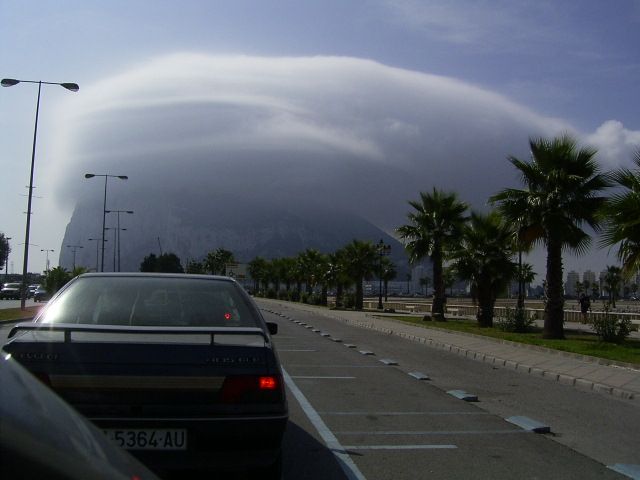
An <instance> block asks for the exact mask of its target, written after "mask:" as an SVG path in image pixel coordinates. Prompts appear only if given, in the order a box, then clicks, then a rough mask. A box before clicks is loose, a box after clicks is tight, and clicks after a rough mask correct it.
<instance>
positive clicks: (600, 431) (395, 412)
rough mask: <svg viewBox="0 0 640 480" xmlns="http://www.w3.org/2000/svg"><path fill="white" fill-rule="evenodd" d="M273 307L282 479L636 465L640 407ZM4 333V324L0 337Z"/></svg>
mask: <svg viewBox="0 0 640 480" xmlns="http://www.w3.org/2000/svg"><path fill="white" fill-rule="evenodd" d="M265 308H269V309H273V310H274V311H275V310H276V309H275V308H273V307H265ZM277 310H278V313H280V314H282V315H285V316H286V317H288V318H284V317H282V316H280V315H277V314H275V313H271V312H267V311H265V312H264V314H265V317H266V318H267V320H269V321H275V322H277V323H278V324H279V328H280V330H279V333H278V334H277V335H276V336H275V337H274V338H275V342H276V344H277V348H278V352H279V355H280V359H281V361H282V365H283V368H284V370H285V372H286V375H285V376H286V380H287V386H288V388H287V395H288V399H289V406H290V422H289V425H288V427H287V431H286V434H285V439H284V477H283V478H284V479H286V480H294V479H295V480H302V479H309V480H327V479H337V480H338V479H348V480H364V479H368V480H373V479H375V480H385V479H394V480H403V479H425V478H442V479H457V478H465V477H468V478H492V479H501V478H504V479H507V478H508V479H513V478H530V479H536V478H541V479H542V478H544V479H554V478H558V479H572V478H575V479H590V478H599V479H600V478H603V479H606V478H626V477H624V476H622V475H620V474H618V473H616V472H614V471H613V470H611V469H609V468H607V466H610V465H614V464H620V463H622V464H640V453H639V452H640V438H639V437H638V434H637V432H638V426H640V408H639V405H638V403H637V401H634V400H623V399H619V398H616V397H612V396H608V395H601V394H598V393H593V392H586V391H581V390H577V389H574V388H572V387H568V386H565V385H561V384H558V383H557V382H550V381H548V380H545V379H543V378H538V377H535V376H531V375H525V374H522V373H519V372H517V371H514V370H510V369H502V368H496V367H493V366H489V365H488V364H485V363H482V362H476V361H473V360H468V359H466V358H464V357H460V356H458V355H454V354H450V353H447V352H444V351H441V350H436V349H430V348H428V347H425V346H424V345H421V344H417V343H414V342H410V341H408V340H405V339H402V338H399V337H397V336H389V335H384V334H381V333H379V332H375V331H371V330H364V329H359V328H356V327H352V326H349V325H346V324H344V323H343V322H340V321H337V320H334V319H331V318H327V317H324V316H320V315H317V314H311V313H307V312H303V311H300V310H296V309H295V306H286V307H283V308H278V309H277ZM291 319H294V320H296V321H298V322H304V323H306V324H307V325H299V324H297V323H294V322H293V321H291ZM309 326H312V327H313V328H306V327H309ZM8 327H9V325H2V326H0V329H1V331H0V335H1V336H0V338H2V339H4V338H6V334H7V333H8ZM313 330H317V331H316V332H314V331H313ZM322 333H328V334H330V336H322ZM334 339H340V340H341V342H336V341H333V340H334ZM347 344H353V345H355V346H356V347H355V348H348V347H347V346H346V345H347ZM361 351H362V352H366V351H370V352H373V355H364V354H362V353H360V352H361ZM382 359H391V360H395V361H396V362H397V363H398V365H386V364H384V363H382V362H381V360H382ZM409 372H422V373H424V374H426V375H428V376H429V377H430V380H417V379H415V378H413V377H412V376H410V375H409ZM452 389H457V390H464V391H466V392H468V393H472V394H475V395H477V396H478V400H479V401H478V402H475V403H469V402H465V401H462V400H459V399H457V398H455V397H453V396H451V395H449V394H447V391H448V390H452ZM513 415H523V416H527V417H530V418H532V419H535V420H538V421H540V422H542V423H545V424H547V425H549V426H550V427H551V433H549V434H535V433H530V432H527V431H525V430H523V429H522V428H520V427H518V426H516V425H513V424H511V423H508V422H507V421H506V420H505V418H507V417H510V416H513ZM187 467H188V466H185V468H187ZM184 473H185V472H182V473H180V474H177V476H176V477H175V478H184ZM189 477H190V478H207V479H213V478H237V479H246V478H251V477H250V476H247V475H238V476H236V477H231V476H229V475H226V474H224V475H215V474H214V475H205V474H201V473H198V472H192V473H190V475H189Z"/></svg>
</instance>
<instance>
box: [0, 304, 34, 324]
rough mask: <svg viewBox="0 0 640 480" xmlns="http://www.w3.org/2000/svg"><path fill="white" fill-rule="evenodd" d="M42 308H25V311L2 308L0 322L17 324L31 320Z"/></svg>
mask: <svg viewBox="0 0 640 480" xmlns="http://www.w3.org/2000/svg"><path fill="white" fill-rule="evenodd" d="M41 308H42V305H38V306H33V307H26V309H25V310H21V309H20V308H3V309H0V322H18V321H21V320H31V319H32V318H33V317H35V315H36V314H37V313H38V311H39V310H40V309H41Z"/></svg>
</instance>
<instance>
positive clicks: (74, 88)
mask: <svg viewBox="0 0 640 480" xmlns="http://www.w3.org/2000/svg"><path fill="white" fill-rule="evenodd" d="M60 86H61V87H64V88H66V89H67V90H71V91H72V92H77V91H78V90H80V87H79V86H78V84H77V83H61V84H60Z"/></svg>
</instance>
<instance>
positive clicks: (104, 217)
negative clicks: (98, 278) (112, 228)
mask: <svg viewBox="0 0 640 480" xmlns="http://www.w3.org/2000/svg"><path fill="white" fill-rule="evenodd" d="M93 177H104V203H103V207H102V258H101V260H100V271H101V272H104V242H106V240H105V238H104V231H105V225H104V223H105V220H106V215H107V181H108V180H109V177H112V178H119V179H120V180H127V179H128V178H129V177H128V176H126V175H109V174H106V173H85V174H84V178H93ZM114 248H115V246H114Z"/></svg>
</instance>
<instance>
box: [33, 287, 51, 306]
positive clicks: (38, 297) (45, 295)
mask: <svg viewBox="0 0 640 480" xmlns="http://www.w3.org/2000/svg"><path fill="white" fill-rule="evenodd" d="M49 296H50V295H49V292H48V291H47V289H46V288H45V287H43V286H42V285H39V286H38V288H36V290H35V291H34V292H33V301H34V302H46V301H47V300H49Z"/></svg>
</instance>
